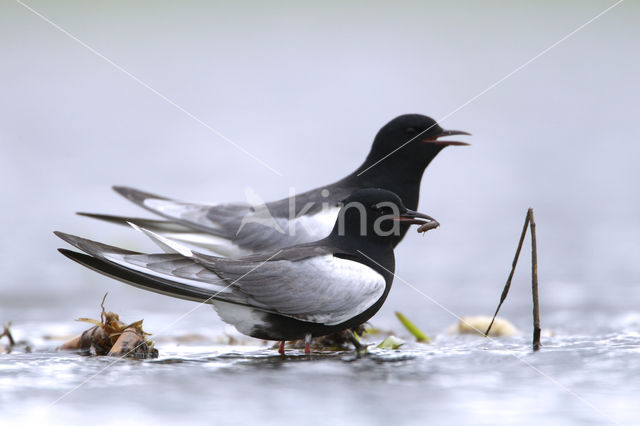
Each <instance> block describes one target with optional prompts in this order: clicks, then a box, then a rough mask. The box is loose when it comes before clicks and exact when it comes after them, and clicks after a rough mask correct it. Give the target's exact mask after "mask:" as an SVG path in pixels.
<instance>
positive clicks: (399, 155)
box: [80, 114, 469, 257]
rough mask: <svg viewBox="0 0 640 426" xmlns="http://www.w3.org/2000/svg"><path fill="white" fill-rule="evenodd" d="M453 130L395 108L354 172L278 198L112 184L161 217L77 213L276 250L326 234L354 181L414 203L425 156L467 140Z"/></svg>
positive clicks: (227, 251)
mask: <svg viewBox="0 0 640 426" xmlns="http://www.w3.org/2000/svg"><path fill="white" fill-rule="evenodd" d="M453 135H469V133H467V132H463V131H459V130H444V129H443V128H441V127H440V126H439V125H438V123H436V121H435V120H433V119H432V118H430V117H427V116H424V115H419V114H406V115H401V116H399V117H397V118H395V119H393V120H391V121H390V122H389V123H387V124H386V125H385V126H384V127H382V129H380V131H379V132H378V134H377V135H376V137H375V139H374V141H373V145H372V147H371V151H370V152H369V154H368V155H367V158H366V159H365V161H364V163H362V165H361V166H360V167H358V168H357V169H356V170H355V171H354V172H353V173H351V174H349V175H347V176H346V177H345V178H343V179H340V180H339V181H337V182H335V183H332V184H329V185H325V186H321V187H319V188H315V189H312V190H310V191H307V192H304V193H301V194H298V195H296V196H295V197H294V198H293V199H290V198H284V199H281V200H277V201H272V202H268V203H266V204H264V205H262V206H254V205H251V204H249V203H246V202H238V203H227V204H215V205H211V204H209V205H207V204H196V203H189V202H181V201H176V200H172V199H169V198H165V197H162V196H159V195H154V194H151V193H147V192H143V191H139V190H136V189H133V188H128V187H122V186H116V187H114V189H115V190H116V191H117V192H119V193H120V194H122V195H123V196H125V197H126V198H128V199H129V200H131V201H133V202H134V203H136V204H138V205H140V206H141V207H144V208H145V209H147V210H149V211H151V212H153V213H155V214H157V215H159V216H162V217H164V218H165V219H166V220H153V219H142V218H132V217H122V216H112V215H103V214H92V213H80V214H81V215H84V216H90V217H94V218H98V219H102V220H107V221H110V222H115V223H119V224H123V225H126V224H128V223H132V224H135V225H138V226H140V227H143V228H146V229H148V230H150V231H153V232H154V233H157V234H159V235H162V236H164V237H166V238H168V239H170V240H174V241H179V242H181V243H183V244H188V245H189V246H191V247H197V248H199V249H205V250H206V251H208V252H213V253H217V254H220V255H223V256H231V257H239V256H245V255H249V254H252V253H256V252H262V251H267V250H277V249H280V248H284V247H289V246H292V245H295V244H302V243H307V242H311V241H316V240H319V239H321V238H324V237H326V236H327V235H329V233H330V232H331V229H332V228H333V225H334V223H335V220H336V217H337V214H338V211H339V207H338V204H339V203H340V202H341V201H343V200H344V199H345V198H347V197H348V196H349V195H351V194H352V193H354V192H355V191H357V190H359V189H363V188H382V189H386V190H389V191H392V192H394V193H396V194H397V195H398V196H399V197H400V198H401V199H402V201H403V202H404V204H405V205H406V206H407V207H408V208H409V209H412V210H415V209H417V208H418V198H419V195H420V182H421V180H422V175H423V173H424V170H425V169H426V167H427V166H428V165H429V163H430V162H431V161H432V160H433V159H434V158H435V157H436V156H437V155H438V153H439V152H440V151H441V150H442V149H443V148H445V147H447V146H450V145H468V144H467V143H464V142H458V141H450V140H439V138H441V137H445V136H453ZM291 206H294V208H293V209H292V208H291ZM291 210H295V211H291ZM407 229H408V225H402V227H401V230H400V233H399V234H398V235H396V236H394V237H393V238H392V243H393V246H394V247H395V246H396V245H397V244H398V243H399V242H400V241H401V240H402V238H403V237H404V235H405V234H406V232H407Z"/></svg>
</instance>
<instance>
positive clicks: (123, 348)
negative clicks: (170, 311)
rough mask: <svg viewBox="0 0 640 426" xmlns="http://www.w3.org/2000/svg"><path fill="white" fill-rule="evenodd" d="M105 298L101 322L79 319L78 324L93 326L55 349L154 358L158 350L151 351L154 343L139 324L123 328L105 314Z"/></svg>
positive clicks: (111, 314) (117, 317) (116, 320)
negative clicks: (86, 323)
mask: <svg viewBox="0 0 640 426" xmlns="http://www.w3.org/2000/svg"><path fill="white" fill-rule="evenodd" d="M106 298H107V295H106V294H105V295H104V297H103V298H102V303H101V304H100V307H101V308H102V312H101V314H100V320H94V319H91V318H79V319H78V321H83V322H88V323H90V324H94V326H93V327H91V328H90V329H88V330H85V331H84V332H83V333H82V334H81V335H80V336H77V337H75V338H73V339H71V340H69V341H67V342H65V343H64V344H63V345H62V346H60V347H59V348H58V349H60V350H75V351H81V352H85V353H89V354H91V355H110V356H121V357H126V358H135V359H146V358H157V357H158V350H157V349H155V348H154V347H153V342H151V341H150V340H148V339H147V338H146V336H150V334H149V333H146V332H145V331H143V330H142V320H140V321H136V322H133V323H131V324H125V323H124V322H122V321H120V317H119V316H118V314H116V313H113V312H107V311H106V310H105V309H104V301H105V299H106Z"/></svg>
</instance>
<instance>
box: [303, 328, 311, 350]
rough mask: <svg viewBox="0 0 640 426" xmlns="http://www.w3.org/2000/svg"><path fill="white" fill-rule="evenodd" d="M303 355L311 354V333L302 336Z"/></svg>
mask: <svg viewBox="0 0 640 426" xmlns="http://www.w3.org/2000/svg"><path fill="white" fill-rule="evenodd" d="M304 353H305V354H307V355H310V354H311V333H309V334H305V335H304Z"/></svg>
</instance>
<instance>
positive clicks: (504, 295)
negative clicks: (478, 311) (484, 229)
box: [484, 209, 531, 337]
mask: <svg viewBox="0 0 640 426" xmlns="http://www.w3.org/2000/svg"><path fill="white" fill-rule="evenodd" d="M530 211H531V209H529V211H528V212H527V217H525V219H524V226H523V227H522V233H521V234H520V241H519V242H518V248H517V249H516V255H515V256H514V258H513V262H512V263H511V272H509V278H507V282H506V283H505V285H504V289H503V290H502V295H500V303H498V307H497V308H496V312H495V313H494V314H493V318H492V319H491V322H490V323H489V327H487V331H485V332H484V337H487V336H488V335H489V331H491V326H492V325H493V322H494V321H495V319H496V316H498V311H500V307H501V306H502V303H503V302H504V300H505V299H506V298H507V294H509V288H511V280H512V279H513V274H514V272H515V271H516V265H517V264H518V258H519V257H520V251H521V250H522V243H523V242H524V237H525V235H527V226H529V212H530Z"/></svg>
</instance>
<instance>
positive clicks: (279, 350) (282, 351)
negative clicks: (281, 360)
mask: <svg viewBox="0 0 640 426" xmlns="http://www.w3.org/2000/svg"><path fill="white" fill-rule="evenodd" d="M278 353H279V354H280V355H284V340H283V341H282V342H280V346H279V347H278Z"/></svg>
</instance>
